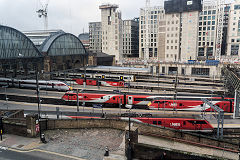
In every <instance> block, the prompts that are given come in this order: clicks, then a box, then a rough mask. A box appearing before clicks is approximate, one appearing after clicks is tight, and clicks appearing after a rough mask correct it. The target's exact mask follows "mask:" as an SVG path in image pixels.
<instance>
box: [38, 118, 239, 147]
mask: <svg viewBox="0 0 240 160" xmlns="http://www.w3.org/2000/svg"><path fill="white" fill-rule="evenodd" d="M42 123H45V124H42ZM131 125H132V126H134V127H137V128H138V133H139V134H142V135H148V136H154V137H160V138H166V139H170V140H173V141H179V142H181V143H189V144H193V145H198V146H205V147H215V148H217V147H220V148H226V149H230V150H238V148H239V146H238V144H234V143H230V142H226V141H221V140H217V139H214V138H209V137H206V136H202V135H198V134H190V133H184V132H181V131H176V130H173V129H166V128H163V127H160V126H153V125H149V124H143V123H135V122H134V123H133V122H132V124H131ZM41 126H43V127H41V128H42V129H43V130H44V129H76V128H113V129H119V130H126V126H128V121H122V120H116V119H65V120H48V121H47V122H41Z"/></svg>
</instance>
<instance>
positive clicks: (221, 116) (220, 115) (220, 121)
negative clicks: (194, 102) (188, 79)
mask: <svg viewBox="0 0 240 160" xmlns="http://www.w3.org/2000/svg"><path fill="white" fill-rule="evenodd" d="M201 100H202V101H203V102H204V103H205V104H207V105H209V106H210V107H211V108H212V109H213V110H214V111H216V112H218V128H217V138H218V139H219V138H223V123H224V111H223V110H222V109H221V108H219V107H218V106H216V105H214V104H212V103H211V101H209V100H208V99H205V98H202V99H201ZM220 127H221V136H220Z"/></svg>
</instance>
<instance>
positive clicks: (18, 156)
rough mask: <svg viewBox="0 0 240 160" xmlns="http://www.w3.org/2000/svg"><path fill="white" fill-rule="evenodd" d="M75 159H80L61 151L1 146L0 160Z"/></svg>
mask: <svg viewBox="0 0 240 160" xmlns="http://www.w3.org/2000/svg"><path fill="white" fill-rule="evenodd" d="M66 159H69V160H73V159H79V160H80V158H76V157H72V156H67V155H63V154H59V153H53V152H48V151H44V150H40V149H35V150H33V151H22V150H16V149H11V148H7V147H1V146H0V160H66Z"/></svg>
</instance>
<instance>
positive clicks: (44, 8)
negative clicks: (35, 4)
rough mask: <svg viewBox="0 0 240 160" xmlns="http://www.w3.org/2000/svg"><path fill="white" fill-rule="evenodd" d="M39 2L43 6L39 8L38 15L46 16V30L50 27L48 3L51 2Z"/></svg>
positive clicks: (40, 16)
mask: <svg viewBox="0 0 240 160" xmlns="http://www.w3.org/2000/svg"><path fill="white" fill-rule="evenodd" d="M39 3H40V5H41V8H40V9H38V10H37V11H36V12H37V13H38V17H39V18H42V17H43V18H44V30H47V29H48V4H49V0H47V1H46V3H45V4H43V3H42V2H41V0H39Z"/></svg>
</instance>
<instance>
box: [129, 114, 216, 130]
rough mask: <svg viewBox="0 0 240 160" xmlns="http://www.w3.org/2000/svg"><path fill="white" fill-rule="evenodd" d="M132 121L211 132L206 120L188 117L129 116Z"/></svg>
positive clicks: (211, 127)
mask: <svg viewBox="0 0 240 160" xmlns="http://www.w3.org/2000/svg"><path fill="white" fill-rule="evenodd" d="M131 120H133V121H137V122H142V123H148V124H153V125H159V126H163V127H168V128H174V129H178V130H183V131H201V132H212V131H213V126H212V125H211V124H210V123H209V122H208V121H207V120H199V119H190V118H146V117H144V118H143V117H136V118H131Z"/></svg>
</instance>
